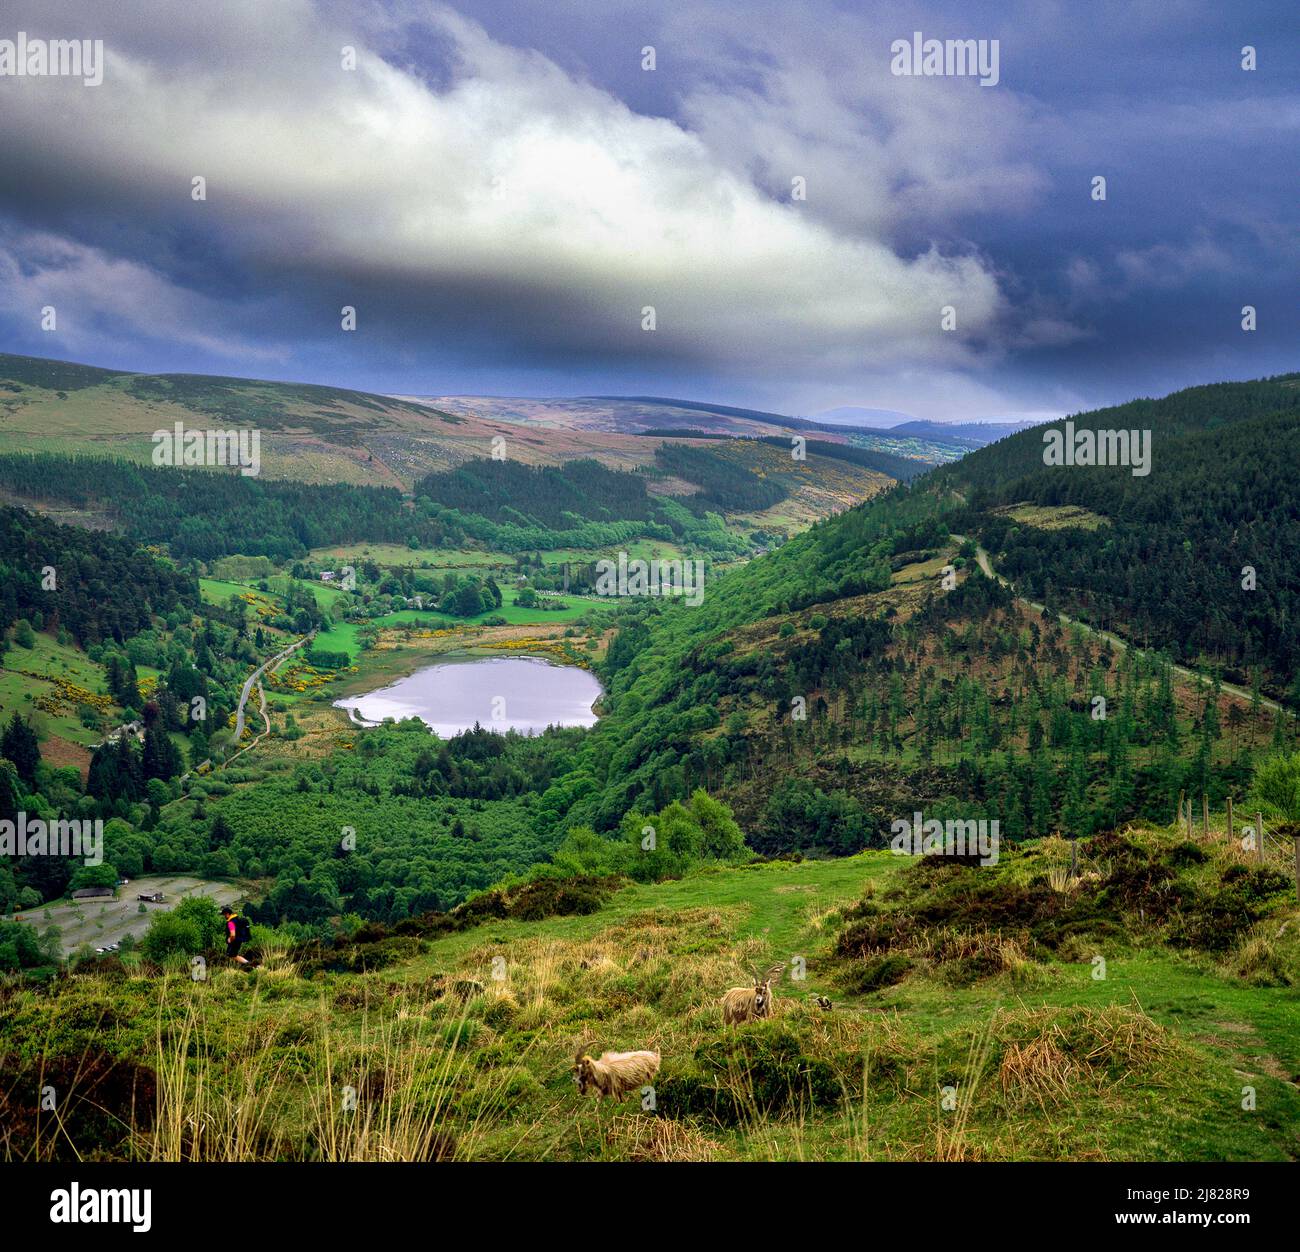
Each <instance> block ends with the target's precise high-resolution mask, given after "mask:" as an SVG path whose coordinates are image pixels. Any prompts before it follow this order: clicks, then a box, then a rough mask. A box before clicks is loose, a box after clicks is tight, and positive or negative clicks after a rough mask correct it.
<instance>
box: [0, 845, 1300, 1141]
mask: <svg viewBox="0 0 1300 1252" xmlns="http://www.w3.org/2000/svg"><path fill="white" fill-rule="evenodd" d="M1128 840H1131V841H1132V842H1128ZM1187 846H1188V845H1187V842H1186V841H1183V840H1180V838H1179V836H1178V834H1176V833H1175V832H1173V831H1168V830H1166V831H1151V830H1142V831H1130V832H1127V833H1126V837H1125V841H1123V842H1120V843H1116V842H1115V841H1114V840H1113V839H1112V840H1111V841H1109V842H1106V841H1105V840H1094V841H1084V842H1083V844H1082V845H1081V849H1082V850H1081V854H1080V860H1081V865H1082V866H1083V867H1084V873H1083V874H1082V875H1081V876H1080V877H1079V878H1078V879H1077V880H1074V881H1073V884H1072V885H1071V883H1068V882H1063V881H1061V880H1060V879H1059V875H1060V873H1061V872H1062V870H1063V866H1064V865H1066V864H1068V853H1067V852H1065V847H1066V845H1065V844H1064V842H1063V841H1061V840H1045V841H1041V842H1040V843H1038V844H1033V845H1027V846H1026V847H1025V848H1024V849H1023V850H1022V851H1021V852H1018V853H1016V854H1015V855H1014V856H1011V857H1004V860H1003V862H1002V864H1001V866H1000V867H999V869H998V870H997V871H996V872H991V871H987V870H965V869H961V868H960V867H952V866H947V867H944V870H945V873H946V875H947V876H944V874H940V873H939V871H937V870H936V871H931V873H930V875H929V876H926V875H925V874H924V873H922V871H921V870H919V869H917V868H915V867H914V862H913V861H912V859H911V858H904V857H898V856H893V855H891V854H888V853H880V852H873V853H864V854H862V855H859V856H856V857H852V858H848V859H843V860H835V861H816V862H814V861H808V862H802V863H789V862H779V863H770V864H763V865H754V866H748V867H740V868H726V869H717V870H714V871H711V872H700V873H697V874H694V875H692V876H690V877H687V878H685V879H683V880H680V881H676V882H666V883H661V884H658V885H650V886H626V887H623V888H622V889H616V890H614V892H613V894H612V895H607V896H605V897H604V899H603V903H601V904H600V905H599V907H597V908H596V910H595V911H590V912H585V913H581V914H577V915H564V916H551V917H543V918H540V919H538V920H516V919H515V918H512V917H511V916H509V913H510V912H511V910H512V908H514V905H513V904H511V903H510V902H511V901H516V902H517V901H522V900H524V899H525V896H524V895H522V894H520V895H511V894H507V896H506V897H504V900H505V901H506V902H507V907H506V909H505V911H506V913H507V915H506V916H502V917H496V918H492V917H487V918H486V919H485V920H483V921H482V922H480V923H479V924H477V925H473V926H471V927H470V928H469V929H465V930H462V931H459V932H457V933H452V934H446V935H441V936H439V935H437V934H436V933H435V934H430V933H428V932H426V933H425V935H424V937H421V935H420V932H419V931H418V930H417V931H416V932H415V933H412V934H407V935H401V934H398V935H396V936H389V937H384V936H383V935H382V933H381V934H380V935H379V936H377V937H376V936H370V937H369V938H368V939H367V940H366V941H364V942H361V943H358V944H357V945H356V946H354V947H353V948H351V949H344V950H342V951H339V952H337V953H334V954H324V955H322V954H320V953H313V952H312V951H311V950H295V951H291V950H289V949H288V948H287V947H286V946H285V944H283V943H282V942H280V941H278V940H277V939H276V937H275V935H274V934H273V933H271V932H264V931H257V930H255V933H254V939H255V945H256V946H255V952H260V954H261V957H262V961H263V964H262V968H261V969H259V970H258V971H257V972H256V973H255V974H252V975H247V974H238V973H235V972H232V971H225V970H219V971H218V972H217V973H216V975H215V977H213V978H212V979H211V980H210V981H209V982H207V983H203V984H193V983H191V982H190V981H189V979H188V978H187V977H186V976H185V974H184V973H183V971H180V970H179V969H178V970H177V971H176V972H175V973H170V974H169V973H163V972H159V971H152V972H151V971H147V970H144V969H140V968H136V967H135V966H134V965H132V964H130V963H128V967H127V968H126V969H124V970H122V971H119V972H117V973H113V972H111V971H110V970H105V971H104V972H102V973H101V974H99V975H94V974H91V975H89V976H83V977H78V978H76V979H74V980H70V981H69V982H67V983H64V984H60V987H59V990H58V995H57V996H56V997H54V998H50V997H45V996H40V995H36V994H34V993H31V992H28V991H21V990H20V991H18V992H17V993H16V994H11V995H10V998H9V1001H8V1004H7V1008H8V1010H9V1017H10V1020H11V1021H12V1022H13V1023H14V1025H13V1026H11V1027H0V1051H3V1050H4V1048H5V1047H6V1045H7V1046H8V1047H9V1048H10V1049H12V1048H13V1047H14V1044H15V1041H26V1043H25V1044H24V1047H25V1051H24V1052H23V1053H22V1055H20V1056H19V1058H18V1060H17V1061H16V1062H14V1063H15V1064H16V1066H17V1071H18V1072H19V1073H21V1072H23V1066H24V1065H25V1066H27V1067H28V1068H31V1067H33V1066H35V1065H36V1064H37V1063H38V1061H39V1062H40V1063H42V1064H45V1065H46V1066H47V1067H48V1068H49V1070H50V1071H51V1072H59V1058H58V1057H50V1056H44V1057H40V1056H38V1054H37V1052H36V1051H34V1050H33V1043H32V1041H33V1040H36V1039H47V1040H48V1039H50V1038H52V1036H50V1035H49V1032H48V1031H46V1030H43V1029H42V1023H43V1022H44V1021H45V1020H46V1019H47V1018H48V1017H49V1016H50V1015H51V1014H57V1015H58V1017H59V1020H60V1021H61V1022H62V1023H63V1027H62V1030H61V1032H60V1034H59V1036H58V1046H59V1047H60V1048H63V1049H72V1050H75V1049H76V1047H78V1046H79V1043H78V1041H79V1039H80V1038H81V1035H82V1033H85V1035H86V1038H87V1039H89V1038H90V1033H89V1032H90V1023H92V1022H94V1021H97V1020H100V1019H101V1018H103V1015H105V1014H107V1015H109V1019H110V1020H111V1022H112V1023H113V1024H112V1027H111V1029H109V1030H107V1031H104V1030H102V1029H101V1030H100V1031H99V1033H98V1036H97V1038H98V1045H97V1046H101V1047H103V1048H104V1049H105V1050H106V1052H107V1054H108V1055H109V1056H110V1057H114V1058H120V1062H119V1063H120V1064H122V1065H124V1066H125V1065H131V1066H139V1065H144V1066H146V1067H148V1068H149V1070H150V1072H153V1073H156V1075H157V1076H158V1104H159V1107H160V1116H159V1117H158V1119H157V1121H156V1122H155V1123H153V1124H150V1125H144V1126H140V1127H138V1128H137V1130H136V1132H135V1133H134V1134H132V1135H130V1136H127V1137H126V1138H125V1139H121V1141H120V1142H119V1143H118V1144H117V1146H116V1147H115V1148H114V1149H113V1153H114V1154H116V1155H127V1156H136V1157H140V1158H144V1159H186V1158H187V1157H190V1156H192V1155H194V1150H193V1147H192V1145H191V1146H187V1144H186V1142H185V1141H184V1140H183V1139H181V1138H178V1137H175V1136H174V1134H173V1133H172V1132H171V1131H170V1130H169V1127H172V1126H174V1125H175V1124H177V1119H180V1121H181V1123H183V1124H211V1125H212V1126H214V1127H218V1128H219V1129H218V1130H217V1131H215V1132H214V1136H213V1138H212V1140H211V1141H209V1142H208V1143H207V1144H206V1146H205V1148H204V1155H205V1156H207V1157H208V1158H209V1159H212V1158H215V1159H250V1158H259V1159H267V1158H274V1159H304V1158H307V1159H331V1160H334V1159H431V1158H447V1157H455V1158H460V1159H524V1160H594V1159H605V1160H769V1159H771V1160H778V1159H779V1160H887V1159H888V1160H900V1159H902V1160H946V1161H957V1160H979V1159H987V1160H1009V1159H1016V1160H1019V1159H1041V1160H1061V1159H1085V1160H1148V1159H1170V1160H1294V1159H1296V1158H1297V1156H1300V1091H1298V1090H1297V1086H1296V1081H1295V1078H1296V1075H1297V1074H1300V1031H1297V1025H1298V1024H1300V996H1298V994H1297V990H1296V984H1297V982H1300V938H1298V937H1297V936H1296V935H1295V933H1294V931H1295V930H1296V921H1297V920H1298V919H1300V910H1298V909H1297V907H1296V905H1295V902H1294V896H1293V895H1291V894H1290V893H1289V892H1287V893H1284V894H1281V895H1278V896H1276V897H1274V899H1273V903H1272V904H1271V905H1270V906H1269V908H1268V909H1266V910H1265V911H1264V914H1263V916H1262V917H1261V918H1260V920H1258V921H1257V922H1256V923H1255V924H1253V925H1250V926H1247V927H1245V928H1243V929H1241V930H1240V933H1239V934H1237V935H1236V938H1235V941H1234V942H1233V943H1232V944H1231V946H1230V947H1227V948H1224V949H1223V950H1222V951H1216V952H1213V953H1211V952H1207V951H1203V950H1197V949H1195V948H1188V949H1184V950H1175V949H1174V948H1172V947H1170V946H1169V943H1168V942H1167V937H1168V935H1169V934H1172V933H1174V932H1173V931H1172V930H1171V931H1168V932H1161V934H1163V935H1164V936H1165V937H1161V934H1157V932H1156V931H1155V930H1154V929H1152V928H1151V927H1150V926H1149V925H1148V926H1147V927H1145V928H1144V926H1143V924H1142V923H1141V922H1140V921H1139V920H1138V919H1137V916H1136V914H1134V915H1133V917H1132V920H1131V922H1130V921H1129V919H1128V915H1127V914H1126V913H1125V912H1124V910H1123V909H1121V908H1119V907H1118V906H1115V905H1114V904H1113V903H1112V905H1111V906H1110V910H1109V916H1110V919H1111V925H1110V927H1109V930H1108V929H1107V927H1106V925H1105V924H1102V925H1101V929H1100V930H1098V931H1097V932H1096V933H1093V934H1088V935H1085V934H1084V933H1083V932H1082V931H1078V932H1075V933H1074V937H1073V938H1071V936H1070V935H1068V934H1065V933H1063V932H1062V933H1058V934H1057V935H1056V936H1055V939H1054V940H1053V941H1052V942H1053V943H1054V944H1055V946H1054V947H1053V948H1052V949H1051V950H1050V951H1049V950H1047V949H1045V948H1043V947H1042V946H1036V945H1035V944H1034V943H1033V942H1031V941H1030V940H1029V938H1028V937H1027V936H1026V935H1025V934H1023V933H1020V932H1019V931H1018V930H1017V927H1016V926H1015V925H1013V924H1009V923H1008V922H1002V923H999V922H997V921H995V920H993V919H994V918H996V916H997V914H996V911H990V912H989V913H988V915H987V916H988V918H989V920H988V921H987V922H986V924H985V926H984V927H983V928H981V929H976V930H971V931H962V930H960V929H953V928H951V927H946V926H943V925H940V924H938V923H934V924H925V925H914V926H911V927H909V928H907V931H906V933H903V932H902V931H897V932H895V933H893V934H892V935H891V936H890V937H889V939H888V940H887V946H888V947H889V949H890V951H891V952H892V953H893V955H894V956H895V957H904V955H905V961H906V964H905V968H901V969H895V970H894V973H893V974H892V975H891V976H889V977H881V976H880V975H879V970H878V965H879V962H878V961H876V960H874V959H867V960H865V961H864V960H863V959H862V958H850V957H846V956H843V955H837V945H836V940H837V936H840V935H842V934H846V933H851V932H850V931H849V930H847V929H846V928H847V927H849V926H851V924H852V919H854V918H855V917H863V916H865V917H867V918H868V919H869V918H871V917H872V916H873V913H872V909H873V908H875V907H880V908H885V909H888V908H895V907H897V908H905V907H909V906H913V905H914V906H919V907H923V908H933V907H935V906H936V905H937V904H939V903H940V902H941V901H944V900H946V901H948V903H949V904H953V903H954V902H955V903H958V904H960V905H961V906H962V907H964V908H968V909H969V908H970V907H972V906H973V904H975V903H978V902H979V901H985V902H986V903H987V904H988V905H989V906H990V908H991V909H992V906H993V905H995V904H996V903H997V902H999V901H1001V902H1002V903H1003V904H1005V905H1006V906H1007V907H1010V906H1012V905H1014V904H1017V902H1019V905H1023V903H1024V902H1025V900H1026V899H1029V898H1035V899H1037V900H1038V901H1039V904H1040V905H1041V904H1042V903H1043V901H1046V904H1047V906H1048V907H1050V908H1054V909H1068V908H1072V907H1074V908H1077V907H1079V906H1081V905H1082V906H1086V905H1087V904H1088V902H1089V901H1090V900H1091V899H1092V898H1093V896H1094V895H1097V893H1099V892H1100V891H1101V888H1100V887H1099V886H1098V884H1099V883H1100V882H1102V881H1104V882H1106V883H1108V884H1110V883H1113V882H1115V881H1118V880H1117V879H1116V877H1115V876H1116V874H1119V875H1120V876H1121V878H1122V877H1123V874H1124V873H1125V872H1126V871H1125V870H1124V868H1123V867H1124V865H1125V864H1126V860H1125V858H1126V857H1130V856H1132V855H1136V854H1137V853H1136V852H1135V851H1134V850H1135V849H1137V850H1138V851H1140V852H1141V855H1142V856H1144V857H1145V856H1148V855H1149V856H1151V857H1155V858H1157V860H1158V862H1159V863H1161V864H1177V865H1182V866H1184V867H1185V868H1184V869H1182V870H1179V871H1178V872H1177V873H1176V875H1175V879H1176V881H1178V883H1179V884H1180V889H1181V890H1183V891H1184V892H1188V891H1190V890H1191V889H1192V888H1193V887H1194V886H1195V885H1197V884H1199V885H1200V887H1202V888H1204V889H1206V890H1209V889H1212V888H1214V884H1216V883H1219V882H1220V881H1222V882H1224V883H1227V882H1231V881H1235V880H1234V878H1233V875H1234V874H1238V875H1239V874H1240V872H1241V871H1239V870H1233V869H1232V866H1233V865H1242V864H1245V862H1243V861H1242V859H1241V858H1240V856H1239V855H1238V854H1237V853H1235V852H1234V851H1233V850H1231V849H1228V848H1225V847H1224V846H1223V845H1222V844H1221V843H1218V842H1217V841H1213V840H1211V841H1209V842H1203V843H1199V844H1198V845H1197V848H1198V851H1197V852H1196V853H1195V854H1194V853H1192V852H1188V851H1187ZM1063 855H1064V856H1065V860H1064V861H1062V859H1061V858H1062V856H1063ZM1197 855H1200V856H1201V860H1199V861H1198V860H1197V859H1196V857H1197ZM1152 863H1153V864H1154V863H1156V862H1154V861H1153V862H1152ZM1279 865H1280V861H1279ZM936 875H938V876H937V877H936ZM952 875H956V877H952ZM962 875H966V876H967V877H962ZM1134 881H1136V880H1134ZM1049 882H1057V883H1058V887H1059V892H1060V893H1062V894H1061V895H1060V898H1059V902H1058V897H1057V895H1055V894H1052V893H1053V892H1057V891H1058V887H1053V888H1051V889H1050V891H1049V888H1048V885H1047V884H1048V883H1049ZM1045 892H1047V893H1048V894H1046V895H1044V894H1043V893H1045ZM1026 893H1029V894H1028V895H1026ZM538 898H540V897H538ZM594 898H598V897H593V899H594ZM1097 898H1100V896H1099V895H1098V896H1097ZM1187 898H1188V899H1189V900H1190V898H1191V897H1190V896H1188V897H1187ZM862 902H865V907H866V909H867V911H866V913H865V914H864V913H863V912H862ZM1054 902H1056V903H1054ZM575 907H580V906H578V905H576V904H575V905H570V906H568V908H569V912H570V913H572V909H573V908H575ZM581 907H588V906H581ZM1102 921H1103V923H1104V919H1102ZM1175 921H1176V919H1175ZM1116 923H1118V924H1116ZM1171 924H1173V923H1171ZM1098 956H1101V957H1104V960H1105V965H1104V967H1102V968H1101V973H1102V974H1103V975H1104V976H1102V977H1098V970H1099V966H1098V962H1097V960H1096V958H1097V957H1098ZM772 963H775V964H780V965H781V966H782V967H783V969H784V971H785V973H784V975H783V976H782V977H781V978H780V979H779V980H778V982H777V983H776V984H775V985H774V991H775V994H776V997H777V999H776V1008H775V1013H774V1015H773V1017H772V1018H771V1019H770V1020H767V1021H760V1022H751V1023H749V1024H746V1025H742V1026H738V1027H726V1026H724V1025H723V1024H722V1022H721V1020H720V1014H719V1010H718V1007H717V1000H718V997H719V996H720V995H721V994H722V992H723V991H724V990H725V989H726V988H727V987H729V986H734V985H737V984H742V983H744V982H745V981H746V979H747V977H748V971H749V970H751V969H753V968H756V967H757V968H764V967H766V966H767V965H769V964H772ZM801 975H802V976H801ZM816 995H823V996H826V997H828V998H829V1000H830V1001H831V1002H832V1005H833V1007H831V1008H830V1010H829V1011H823V1009H822V1008H820V1007H818V1006H817V1005H816V1004H815V1003H814V1002H813V997H814V996H816ZM78 1023H86V1025H85V1026H84V1027H82V1026H78ZM198 1040H204V1041H205V1042H204V1043H203V1044H202V1046H196V1045H197V1041H198ZM47 1046H48V1045H47ZM636 1048H652V1049H657V1050H659V1051H660V1053H661V1056H662V1063H661V1067H660V1070H659V1073H658V1074H657V1076H656V1077H655V1079H654V1081H653V1093H654V1104H653V1107H646V1106H645V1105H644V1104H643V1102H642V1100H640V1099H639V1098H638V1097H637V1095H636V1094H632V1095H629V1096H628V1097H627V1098H625V1099H624V1100H623V1101H621V1102H615V1103H612V1104H610V1105H609V1106H607V1107H606V1106H602V1105H601V1104H600V1103H598V1102H597V1101H595V1100H591V1099H588V1100H583V1099H581V1098H580V1097H579V1096H578V1094H577V1092H576V1090H575V1089H574V1086H573V1084H572V1081H571V1078H570V1068H571V1066H572V1061H573V1056H574V1052H575V1050H576V1049H584V1050H586V1051H589V1052H591V1053H592V1054H593V1055H598V1054H599V1052H600V1051H602V1050H605V1049H609V1050H625V1049H636ZM343 1086H349V1087H351V1088H352V1089H353V1091H354V1092H357V1093H359V1100H360V1102H359V1112H358V1114H357V1115H355V1116H353V1117H351V1118H345V1117H343V1116H342V1115H341V1114H340V1112H339V1109H338V1105H337V1102H338V1098H339V1096H338V1093H339V1091H340V1089H341V1088H342V1087H343ZM1247 1093H1249V1098H1248V1095H1247ZM1252 1101H1253V1104H1252ZM1246 1105H1250V1107H1246ZM186 1119H188V1123H187V1122H186ZM65 1124H66V1125H67V1126H68V1128H69V1129H68V1134H69V1135H70V1136H73V1144H72V1145H69V1146H68V1149H67V1150H71V1146H76V1144H75V1134H76V1119H75V1118H67V1119H66V1121H65ZM119 1138H120V1135H119ZM83 1146H84V1145H83Z"/></svg>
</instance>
